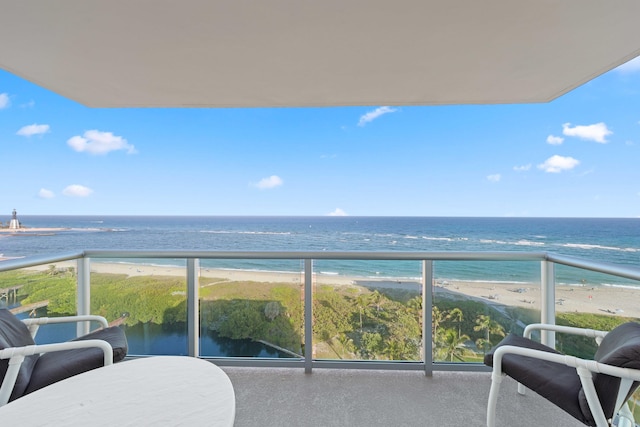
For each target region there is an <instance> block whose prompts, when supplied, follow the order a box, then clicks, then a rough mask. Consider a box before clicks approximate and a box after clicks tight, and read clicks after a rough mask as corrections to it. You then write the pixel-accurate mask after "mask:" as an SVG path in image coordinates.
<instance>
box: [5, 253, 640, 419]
mask: <svg viewBox="0 0 640 427" xmlns="http://www.w3.org/2000/svg"><path fill="white" fill-rule="evenodd" d="M257 260H259V261H261V262H262V263H264V262H273V263H274V265H273V268H272V269H271V270H277V271H272V272H265V271H260V272H258V271H255V270H251V269H250V268H248V267H247V266H251V264H252V262H254V261H257ZM365 262H377V263H380V265H383V266H384V265H385V263H389V265H390V266H391V265H394V266H397V265H398V264H400V265H401V268H402V269H404V271H405V272H408V273H407V274H406V275H405V276H404V277H405V278H403V279H402V281H401V280H397V279H392V278H390V277H387V276H385V275H384V271H382V272H381V275H380V277H373V278H371V277H357V276H354V277H349V278H344V277H336V275H335V274H333V273H331V271H332V269H331V265H335V263H339V264H340V266H342V267H344V266H345V265H347V264H348V265H350V268H351V269H352V270H353V271H357V270H358V268H359V267H361V264H360V263H365ZM332 263H334V264H332ZM463 265H464V266H465V268H466V269H467V270H468V271H470V272H475V273H473V274H475V275H476V276H475V277H474V279H473V280H470V279H468V278H467V279H465V280H462V281H453V280H447V279H445V278H446V277H452V276H451V271H455V270H456V269H457V268H462V267H461V266H463ZM487 265H490V266H491V267H490V268H486V267H487ZM283 266H284V267H283ZM285 267H286V268H285ZM283 268H285V270H283ZM514 269H516V270H521V271H522V270H526V271H527V272H528V273H527V274H528V275H529V276H530V280H528V281H527V282H526V283H522V282H517V283H502V281H501V280H499V279H500V278H501V277H502V276H500V274H499V273H498V272H499V271H502V272H504V271H510V270H514ZM488 271H489V272H491V271H493V272H495V273H493V274H495V276H493V277H491V275H490V276H486V275H487V272H488ZM406 277H411V279H406ZM572 277H573V278H581V277H585V278H586V279H577V280H574V279H571V278H572ZM134 279H136V280H134ZM612 279H615V280H617V281H618V282H616V283H619V285H617V286H614V287H611V286H609V287H606V286H603V285H604V284H610V283H612ZM639 280H640V269H637V268H634V267H627V266H617V265H611V264H605V263H599V262H594V261H588V260H581V259H575V258H571V257H566V256H558V255H554V254H549V253H542V252H518V253H502V252H500V253H497V252H494V253H487V252H385V253H382V252H209V251H89V250H87V251H84V252H81V253H72V254H62V255H57V256H46V257H33V258H24V259H15V260H8V261H4V262H2V263H0V291H1V292H0V293H2V300H0V304H1V303H7V304H9V305H10V306H12V307H13V308H14V309H15V310H16V311H21V310H22V311H23V314H22V315H23V316H26V315H28V313H29V312H33V313H37V312H38V310H43V309H44V308H38V307H43V306H45V305H46V306H48V309H49V310H51V311H52V312H53V313H54V314H51V313H50V314H49V315H55V312H56V310H57V311H59V312H61V311H62V312H63V311H75V312H76V313H77V314H101V315H105V316H106V317H107V318H108V319H109V320H111V321H114V322H116V323H121V324H123V327H125V328H126V330H127V334H128V336H130V337H131V338H132V344H133V345H132V346H131V349H130V354H131V357H140V356H149V355H156V354H181V355H189V356H194V357H201V358H207V359H211V360H212V361H214V362H215V363H216V364H218V365H220V366H222V367H223V369H224V370H225V371H226V372H227V374H228V375H229V377H230V378H231V380H232V382H233V384H234V387H235V391H236V398H237V423H236V425H238V426H243V425H245V426H252V425H278V424H282V423H288V422H289V421H290V420H295V424H296V425H310V426H311V425H390V424H396V425H456V424H464V425H478V426H481V425H484V417H485V415H486V410H485V407H486V401H487V394H488V390H489V386H490V375H489V371H488V370H487V368H486V367H485V366H484V365H483V364H482V363H481V360H482V353H483V351H484V350H485V349H486V348H488V347H489V346H490V345H492V344H495V343H496V342H497V341H498V340H499V339H500V336H501V335H502V334H504V333H506V332H510V331H511V332H516V333H520V332H521V330H522V327H523V326H524V325H526V324H527V323H533V322H540V321H542V322H546V323H556V322H576V321H584V319H585V318H588V319H591V317H592V316H595V317H596V318H597V319H599V320H598V321H602V322H609V323H608V324H613V323H615V322H622V321H625V319H626V320H628V319H636V320H637V319H638V318H640V314H639V312H640V309H636V308H635V307H636V306H638V304H637V301H638V296H639V295H640V290H638V291H636V290H635V289H634V285H637V284H638V281H639ZM620 283H622V284H620ZM570 284H571V286H570ZM22 286H24V287H22ZM58 286H60V290H58V291H55V292H54V293H53V294H52V293H51V292H53V291H51V289H54V290H55V289H58ZM65 286H66V287H67V288H68V289H67V288H64V289H65V290H62V288H63V287H65ZM140 286H141V287H140ZM45 289H47V290H46V291H45ZM116 289H117V290H116ZM144 289H154V290H155V291H157V292H156V293H158V294H161V295H164V296H163V297H162V298H164V299H167V298H168V297H167V296H170V297H171V299H172V301H174V303H171V304H169V305H168V306H161V307H156V305H158V304H160V303H159V302H158V301H159V300H158V299H155V298H156V297H155V296H154V295H151V294H149V293H148V292H147V291H146V290H144ZM41 291H42V292H43V293H40V292H41ZM107 291H108V292H107ZM56 292H57V293H56ZM38 295H41V296H38ZM24 297H27V299H24V300H23V299H22V298H24ZM605 297H606V298H605ZM605 300H607V302H606V303H605ZM344 301H348V304H347V305H345V306H344V307H346V308H345V310H351V311H345V312H341V311H340V310H341V309H340V307H342V306H343V304H342V303H343V302H344ZM20 303H21V304H20ZM29 304H31V305H29ZM455 309H459V313H458V312H456V311H455ZM114 313H116V314H114ZM142 313H146V314H145V316H146V317H144V316H142ZM345 313H347V314H345ZM470 313H473V315H471V314H470ZM236 314H237V316H236V317H237V319H236V318H234V316H235V315H236ZM463 314H464V316H463ZM582 315H585V316H582ZM153 316H155V317H153ZM143 317H144V318H143ZM347 318H348V320H349V322H344V321H343V320H345V319H347ZM465 318H466V323H465V320H464V319H465ZM400 319H403V320H400ZM576 319H578V320H576ZM232 320H233V321H234V322H236V321H237V323H232V322H231V321H232ZM483 321H484V322H485V323H484V324H483ZM589 321H591V320H589ZM243 322H244V323H243ZM247 322H249V323H250V322H254V323H260V324H262V323H264V324H266V325H269V328H270V329H269V330H265V329H264V328H263V329H260V328H257V327H256V328H252V327H251V326H252V325H251V324H249V325H247V324H246V323H247ZM491 322H493V323H491ZM169 324H171V325H173V326H171V327H170V328H168V329H169V330H167V325H169ZM422 325H430V326H431V327H427V328H424V327H422ZM483 325H484V326H483ZM254 326H255V325H254ZM80 329H81V330H78V331H77V332H78V333H84V332H85V331H84V330H82V328H80ZM242 329H246V330H248V331H251V332H250V333H251V334H253V335H251V336H248V337H247V336H233V334H234V333H235V332H238V331H239V330H242ZM258 329H260V330H258ZM445 330H446V331H449V332H448V333H447V334H443V331H445ZM219 335H220V336H222V335H224V337H223V338H224V339H226V340H227V341H224V340H223V342H222V344H221V343H220V342H219V341H216V339H217V338H219V337H218V336H219ZM212 336H213V337H214V338H212ZM292 337H293V338H292ZM398 337H401V339H400V338H398ZM463 337H464V338H463ZM44 338H45V339H46V337H44ZM247 338H249V339H247ZM212 340H213V341H215V343H216V344H215V345H214V344H212ZM541 340H542V341H543V342H545V343H547V344H552V345H553V344H555V343H556V337H555V336H554V335H553V334H546V335H543V336H542V337H541ZM256 342H258V343H259V345H260V346H262V347H260V348H258V349H256V348H255V347H251V345H253V344H256ZM238 343H240V344H238ZM236 344H237V345H236ZM250 344H251V345H250ZM558 344H559V345H562V346H567V348H568V347H571V348H572V349H573V350H575V351H583V350H584V348H583V344H581V343H578V344H576V343H566V342H563V341H560V340H559V341H558ZM572 346H573V347H572ZM249 347H251V348H249ZM220 348H223V350H224V354H220V352H219V351H220ZM563 349H565V350H566V348H563ZM501 396H502V399H503V400H502V401H501V402H500V404H499V405H498V417H497V419H498V421H499V424H500V425H560V424H562V425H581V424H580V423H579V422H577V421H575V420H573V419H572V418H571V417H570V416H568V415H566V414H564V413H563V412H562V411H560V410H559V409H556V408H555V407H553V405H551V404H549V403H547V402H545V401H544V400H543V399H542V398H539V397H538V396H537V395H534V394H533V393H529V394H528V395H527V396H526V397H522V396H519V395H517V393H516V391H515V384H514V383H513V382H512V381H506V382H505V386H504V388H503V390H502V392H501ZM527 422H529V424H527Z"/></svg>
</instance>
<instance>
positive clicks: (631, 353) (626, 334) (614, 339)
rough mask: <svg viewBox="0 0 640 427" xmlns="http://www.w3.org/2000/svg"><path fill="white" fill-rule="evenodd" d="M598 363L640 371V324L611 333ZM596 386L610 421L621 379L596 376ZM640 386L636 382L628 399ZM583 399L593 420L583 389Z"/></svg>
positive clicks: (595, 357) (629, 324)
mask: <svg viewBox="0 0 640 427" xmlns="http://www.w3.org/2000/svg"><path fill="white" fill-rule="evenodd" d="M594 360H595V361H597V362H600V363H606V364H607V365H611V366H617V367H620V368H630V369H640V323H636V322H629V323H624V324H622V325H620V326H618V327H616V328H615V329H613V330H612V331H611V332H609V333H608V334H607V335H606V336H605V337H604V338H603V340H602V342H601V343H600V346H599V347H598V350H597V351H596V354H595V356H594ZM593 383H594V385H595V388H596V391H597V393H598V397H599V399H600V404H601V405H602V410H603V411H604V415H605V417H606V418H607V419H609V418H611V417H612V416H613V411H614V410H615V404H616V398H617V390H618V387H619V386H620V379H619V378H615V377H611V376H609V375H604V374H593ZM638 385H639V383H638V382H635V383H633V386H632V387H631V390H630V391H629V393H628V395H627V398H629V397H631V395H632V394H633V392H634V391H635V389H636V388H637V387H638ZM579 399H580V407H581V409H582V412H583V413H584V414H585V416H588V418H590V417H591V411H590V410H589V405H588V404H587V400H586V398H585V396H584V392H583V391H582V390H580V395H579Z"/></svg>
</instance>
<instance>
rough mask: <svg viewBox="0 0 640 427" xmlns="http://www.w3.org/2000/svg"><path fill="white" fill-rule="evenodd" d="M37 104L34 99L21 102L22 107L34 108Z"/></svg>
mask: <svg viewBox="0 0 640 427" xmlns="http://www.w3.org/2000/svg"><path fill="white" fill-rule="evenodd" d="M35 105H36V101H34V100H33V99H32V100H31V101H29V102H25V103H24V104H20V108H33V107H35Z"/></svg>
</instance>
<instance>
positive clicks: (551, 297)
mask: <svg viewBox="0 0 640 427" xmlns="http://www.w3.org/2000/svg"><path fill="white" fill-rule="evenodd" d="M540 281H541V283H540V294H541V295H540V301H542V304H541V307H540V322H541V323H547V324H551V325H555V323H556V274H555V264H554V263H553V262H551V261H547V260H544V261H541V263H540ZM540 340H541V342H542V343H543V344H545V345H546V346H549V347H551V348H556V334H555V332H553V331H541V332H540Z"/></svg>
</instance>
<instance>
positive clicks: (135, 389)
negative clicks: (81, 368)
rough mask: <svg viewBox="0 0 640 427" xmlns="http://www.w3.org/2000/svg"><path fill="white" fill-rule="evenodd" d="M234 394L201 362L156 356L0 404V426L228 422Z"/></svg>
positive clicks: (228, 383) (225, 380)
mask: <svg viewBox="0 0 640 427" xmlns="http://www.w3.org/2000/svg"><path fill="white" fill-rule="evenodd" d="M234 418H235V394H234V391H233V386H232V385H231V381H230V380H229V377H227V375H226V374H225V373H224V372H223V371H222V369H220V368H218V367H217V366H215V365H214V364H213V363H210V362H207V361H205V360H201V359H197V358H193V357H182V356H155V357H149V358H144V359H136V360H131V361H124V362H120V363H117V364H114V365H111V366H106V367H103V368H99V369H95V370H92V371H89V372H85V373H83V374H80V375H76V376H74V377H71V378H67V379H65V380H63V381H60V382H57V383H55V384H52V385H50V386H47V387H44V388H42V389H40V390H38V391H35V392H33V393H31V394H28V395H26V396H24V397H21V398H20V399H17V400H15V401H13V402H11V403H9V404H7V405H5V406H3V407H0V420H1V421H0V422H1V423H2V425H19V426H21V427H24V426H45V425H46V426H89V425H90V426H101V425H105V426H106V425H109V426H114V425H115V426H123V425H131V426H143V425H156V426H175V425H190V426H196V425H198V426H199V425H208V426H232V425H233V422H234Z"/></svg>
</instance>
